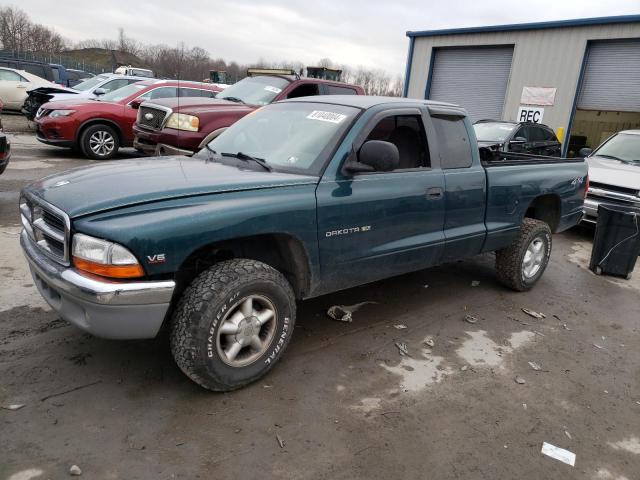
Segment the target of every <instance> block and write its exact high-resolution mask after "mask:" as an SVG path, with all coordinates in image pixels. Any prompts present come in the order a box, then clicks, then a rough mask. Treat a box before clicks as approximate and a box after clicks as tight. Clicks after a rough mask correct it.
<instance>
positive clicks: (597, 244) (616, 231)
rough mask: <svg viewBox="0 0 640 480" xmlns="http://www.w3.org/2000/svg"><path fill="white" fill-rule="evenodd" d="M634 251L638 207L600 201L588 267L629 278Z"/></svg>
mask: <svg viewBox="0 0 640 480" xmlns="http://www.w3.org/2000/svg"><path fill="white" fill-rule="evenodd" d="M638 255H640V211H639V210H637V209H628V208H627V209H625V208H624V207H605V206H603V205H600V206H599V207H598V223H597V225H596V234H595V237H594V239H593V249H592V250H591V262H590V264H589V268H590V269H591V270H592V271H593V272H595V273H596V274H598V275H601V274H604V275H615V276H618V277H624V278H627V279H629V278H631V272H633V268H634V267H635V264H636V260H637V258H638Z"/></svg>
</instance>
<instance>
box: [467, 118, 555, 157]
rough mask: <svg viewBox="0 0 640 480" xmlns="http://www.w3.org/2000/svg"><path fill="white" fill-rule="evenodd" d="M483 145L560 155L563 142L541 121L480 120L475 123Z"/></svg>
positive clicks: (518, 151)
mask: <svg viewBox="0 0 640 480" xmlns="http://www.w3.org/2000/svg"><path fill="white" fill-rule="evenodd" d="M473 128H474V130H475V132H476V138H477V139H478V145H479V146H481V147H490V148H492V149H496V150H500V151H502V152H515V153H531V154H534V155H547V156H550V157H559V156H560V155H561V150H562V144H561V143H560V142H559V141H558V137H556V134H555V133H554V132H553V130H552V129H551V128H549V127H548V126H546V125H543V124H541V123H525V122H521V123H516V122H505V121H501V120H480V121H478V122H476V123H474V124H473Z"/></svg>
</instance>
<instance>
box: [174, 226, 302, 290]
mask: <svg viewBox="0 0 640 480" xmlns="http://www.w3.org/2000/svg"><path fill="white" fill-rule="evenodd" d="M232 258H248V259H251V260H257V261H260V262H263V263H266V264H267V265H269V266H271V267H273V268H275V269H276V270H278V271H279V272H280V273H282V274H283V275H284V276H285V278H286V279H287V280H288V281H289V283H290V284H291V287H292V288H293V291H294V292H295V294H296V298H303V297H304V296H305V295H306V293H307V292H308V291H309V288H310V283H311V273H310V266H309V258H308V256H307V253H306V251H305V248H304V246H303V245H302V243H301V242H300V241H299V240H298V239H297V238H295V237H293V236H291V235H287V234H268V235H255V236H251V237H245V238H239V239H233V240H226V241H222V242H216V243H212V244H209V245H206V246H204V247H202V248H200V249H198V250H196V251H195V252H193V253H192V254H191V255H189V257H187V259H186V260H185V261H184V262H183V263H182V265H181V266H180V269H179V270H178V273H177V274H176V291H175V295H180V294H181V293H182V291H184V289H185V288H187V286H188V285H189V284H190V283H191V282H192V280H193V279H194V278H195V277H196V276H197V275H198V274H200V273H201V272H203V271H204V270H206V269H207V268H209V267H211V266H213V265H215V264H216V263H218V262H221V261H224V260H229V259H232Z"/></svg>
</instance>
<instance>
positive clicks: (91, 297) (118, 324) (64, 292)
mask: <svg viewBox="0 0 640 480" xmlns="http://www.w3.org/2000/svg"><path fill="white" fill-rule="evenodd" d="M20 244H21V245H22V249H23V251H24V254H25V256H26V257H27V260H28V262H29V268H30V269H31V275H32V276H33V280H34V282H35V284H36V287H37V288H38V291H39V292H40V294H41V295H42V296H43V297H44V299H45V300H46V301H47V303H48V304H49V305H51V308H53V309H54V310H55V311H56V312H57V313H58V314H59V315H60V316H61V317H62V318H63V319H65V320H66V321H68V322H70V323H72V324H74V325H76V326H77V327H79V328H81V329H82V330H84V331H86V332H89V333H91V334H92V335H95V336H97V337H103V338H113V339H139V338H153V337H155V336H156V335H157V333H158V331H159V330H160V327H161V326H162V323H163V321H164V318H165V316H166V314H167V311H168V310H169V305H170V303H171V297H172V296H173V291H174V289H175V282H174V281H173V280H166V281H144V282H129V283H125V282H110V281H108V280H106V279H105V280H99V279H97V277H95V278H96V279H94V278H89V277H85V276H84V275H81V274H80V273H78V272H77V271H76V270H75V269H74V268H69V267H64V266H62V265H60V264H58V263H56V262H54V261H52V260H50V259H49V258H48V257H46V256H45V255H44V254H43V253H41V252H40V250H39V249H38V247H36V246H35V245H34V244H33V242H32V241H31V239H30V238H29V237H28V235H27V233H26V232H25V231H24V230H23V231H22V234H21V235H20Z"/></svg>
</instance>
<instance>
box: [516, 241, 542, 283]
mask: <svg viewBox="0 0 640 480" xmlns="http://www.w3.org/2000/svg"><path fill="white" fill-rule="evenodd" d="M545 254H546V247H545V243H544V240H543V239H542V238H540V237H536V238H534V239H533V240H532V241H531V243H530V244H529V247H527V251H526V252H525V254H524V258H523V260H522V276H523V277H524V278H525V279H529V278H533V277H535V276H536V274H537V273H538V272H539V271H540V269H541V268H542V264H543V262H544V256H545Z"/></svg>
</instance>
